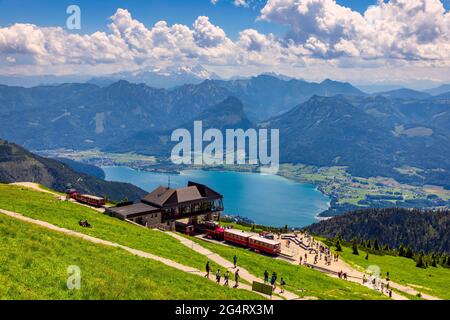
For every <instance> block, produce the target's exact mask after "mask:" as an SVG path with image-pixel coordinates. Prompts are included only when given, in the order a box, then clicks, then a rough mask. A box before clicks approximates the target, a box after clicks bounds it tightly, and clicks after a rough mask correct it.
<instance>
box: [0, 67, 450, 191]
mask: <svg viewBox="0 0 450 320" xmlns="http://www.w3.org/2000/svg"><path fill="white" fill-rule="evenodd" d="M448 95H449V93H443V94H440V95H437V96H432V95H430V94H428V93H422V92H417V91H414V90H406V89H400V90H393V91H392V90H391V91H388V92H384V93H378V94H373V95H368V94H365V93H364V92H362V91H360V90H358V89H356V88H355V87H353V86H352V85H351V84H349V83H342V82H337V81H332V80H325V81H323V82H321V83H310V82H307V81H304V80H295V79H284V80H283V79H280V78H279V77H276V76H272V75H260V76H258V77H252V78H248V79H237V80H230V81H224V80H205V81H203V82H201V83H199V84H186V85H182V86H179V87H176V88H172V89H158V88H152V87H149V86H147V85H145V84H133V83H130V82H127V81H123V80H121V81H118V82H114V83H112V84H110V85H108V86H106V87H101V86H98V85H94V84H86V83H85V84H63V85H59V86H39V87H33V88H21V87H9V86H0V136H1V137H3V138H6V139H8V140H11V141H14V142H16V143H18V144H20V145H23V146H25V147H26V148H28V149H32V150H42V149H56V148H69V149H92V148H100V149H102V150H105V151H114V152H125V151H127V152H136V153H146V154H155V155H167V154H168V153H169V152H170V150H171V146H172V145H173V144H171V143H170V141H169V140H170V139H169V138H170V133H171V132H172V130H173V129H174V128H187V129H189V130H192V124H193V121H194V120H202V121H203V122H204V126H205V128H208V127H216V128H221V129H224V128H227V127H228V128H239V127H241V128H243V129H245V128H247V127H251V126H253V127H261V128H266V127H267V128H276V129H280V139H281V141H280V143H281V144H280V149H281V150H280V156H281V159H280V160H281V162H284V163H286V162H289V163H305V164H311V165H317V166H334V165H339V166H346V167H348V170H349V171H350V172H351V173H352V174H354V175H357V176H362V177H370V176H377V175H379V176H387V177H394V178H396V179H398V180H399V181H402V182H408V183H414V184H423V183H428V184H438V185H443V186H447V187H450V159H449V158H448V157H447V156H446V155H447V154H450V127H449V126H448V123H449V120H450V100H449V98H448ZM405 168H407V169H406V170H405Z"/></svg>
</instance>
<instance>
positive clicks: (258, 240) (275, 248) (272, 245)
mask: <svg viewBox="0 0 450 320" xmlns="http://www.w3.org/2000/svg"><path fill="white" fill-rule="evenodd" d="M248 246H249V247H250V248H252V249H255V250H258V251H261V252H265V253H269V254H274V255H277V254H280V253H281V243H280V242H279V241H275V240H271V239H266V238H263V237H260V236H252V237H250V238H248Z"/></svg>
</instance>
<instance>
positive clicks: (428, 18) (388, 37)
mask: <svg viewBox="0 0 450 320" xmlns="http://www.w3.org/2000/svg"><path fill="white" fill-rule="evenodd" d="M259 18H260V19H262V20H266V21H270V22H274V23H278V24H284V25H286V26H288V27H289V32H288V34H287V35H286V39H287V40H292V41H294V42H295V43H296V44H298V45H304V46H305V47H306V48H307V49H309V50H310V51H311V53H312V54H313V55H315V56H317V57H323V58H336V57H340V56H353V57H361V58H365V59H375V58H384V59H404V60H423V61H434V62H443V63H444V64H448V63H449V60H450V14H449V13H448V12H446V11H445V9H444V6H443V4H442V3H441V2H440V1H439V0H391V1H389V2H387V3H385V2H383V1H380V2H378V4H377V5H374V6H371V7H369V8H368V10H367V11H366V12H365V13H364V14H363V15H361V14H360V13H358V12H356V11H352V10H351V9H349V8H346V7H343V6H340V5H338V4H337V3H336V2H335V1H334V0H269V1H268V2H267V4H266V5H265V7H264V8H263V9H262V10H261V15H260V17H259Z"/></svg>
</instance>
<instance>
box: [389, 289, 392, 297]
mask: <svg viewBox="0 0 450 320" xmlns="http://www.w3.org/2000/svg"><path fill="white" fill-rule="evenodd" d="M389 298H392V290H389Z"/></svg>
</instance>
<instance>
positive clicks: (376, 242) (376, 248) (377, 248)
mask: <svg viewBox="0 0 450 320" xmlns="http://www.w3.org/2000/svg"><path fill="white" fill-rule="evenodd" d="M373 248H374V249H375V250H377V251H378V250H380V246H379V245H378V240H377V239H375V241H374V242H373Z"/></svg>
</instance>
